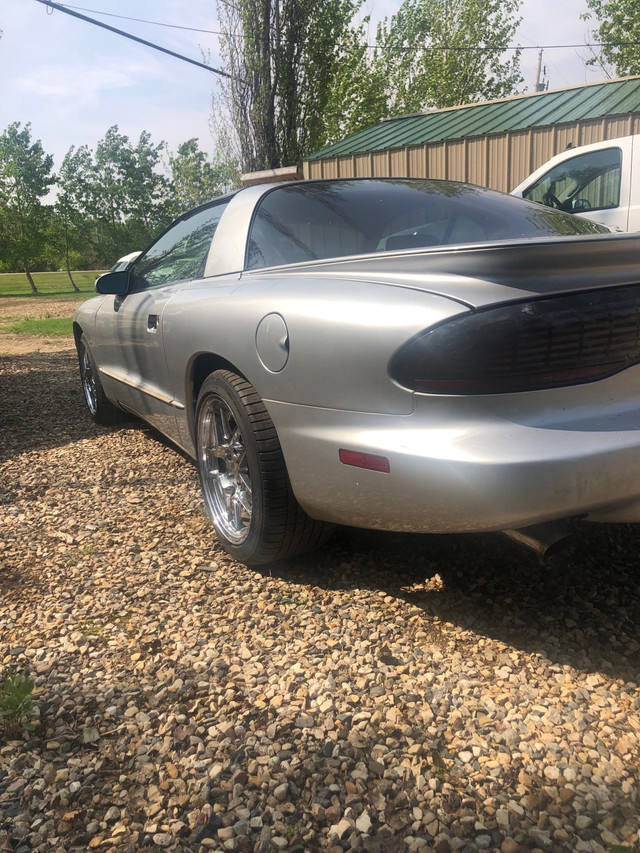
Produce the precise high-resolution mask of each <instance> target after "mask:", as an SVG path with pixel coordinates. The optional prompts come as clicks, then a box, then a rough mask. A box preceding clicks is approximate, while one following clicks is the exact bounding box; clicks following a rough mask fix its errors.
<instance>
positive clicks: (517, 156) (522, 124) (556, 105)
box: [304, 76, 640, 192]
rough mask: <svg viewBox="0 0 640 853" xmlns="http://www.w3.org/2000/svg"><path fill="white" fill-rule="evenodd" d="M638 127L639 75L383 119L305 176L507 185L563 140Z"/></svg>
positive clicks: (321, 157)
mask: <svg viewBox="0 0 640 853" xmlns="http://www.w3.org/2000/svg"><path fill="white" fill-rule="evenodd" d="M633 133H640V76H637V77H625V78H621V79H617V80H607V81H605V82H600V83H591V84H589V85H587V86H576V87H573V88H570V89H557V90H555V91H550V92H538V93H536V94H533V95H517V96H515V97H512V98H506V99H502V100H496V101H487V102H484V103H480V104H469V105H467V106H463V107H450V108H448V109H443V110H433V111H431V112H426V113H419V114H417V115H410V116H402V117H399V118H392V119H387V120H385V121H382V122H380V123H379V124H376V125H374V126H373V127H371V128H368V129H367V130H361V131H359V132H358V133H354V134H353V135H352V136H348V137H347V138H346V139H343V140H342V141H340V142H336V143H335V144H333V145H330V146H328V147H327V148H325V149H323V150H322V151H319V152H318V153H317V154H314V155H313V156H312V157H310V158H309V159H308V160H306V161H305V163H304V176H305V178H336V177H343V178H352V177H361V178H365V177H416V178H426V177H429V178H450V179H453V180H458V181H469V182H470V183H473V184H480V185H481V186H488V187H493V188H494V189H498V190H502V191H504V192H508V191H509V190H511V189H513V187H515V186H516V185H517V184H519V183H520V181H522V180H523V179H524V178H526V177H527V175H528V174H530V173H531V172H532V171H533V170H534V169H537V168H538V166H540V165H542V164H543V163H545V162H546V161H547V160H548V159H549V158H550V157H553V156H554V155H555V154H558V153H559V152H561V151H564V150H565V149H566V148H569V147H576V146H578V145H587V144H588V143H590V142H600V141H603V140H606V139H614V138H615V137H617V136H628V135H629V134H633Z"/></svg>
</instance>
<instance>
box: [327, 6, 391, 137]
mask: <svg viewBox="0 0 640 853" xmlns="http://www.w3.org/2000/svg"><path fill="white" fill-rule="evenodd" d="M368 23H369V20H368V18H365V19H364V21H363V22H362V25H361V27H360V28H359V29H357V30H356V29H352V30H351V31H350V32H349V33H347V34H346V35H345V40H344V44H343V46H342V51H341V58H340V64H339V66H338V68H337V71H336V75H335V77H334V81H333V86H332V87H331V89H330V91H329V97H328V100H327V106H326V108H325V113H324V125H325V135H326V139H325V140H324V144H325V145H329V144H331V143H332V142H337V141H338V140H340V139H343V138H344V137H345V136H350V135H351V134H352V133H357V132H358V131H359V130H364V129H365V128H367V127H371V126H372V125H374V124H377V123H378V122H379V121H380V120H381V119H382V118H384V116H386V115H388V114H389V103H388V102H389V93H388V91H387V85H386V82H387V81H386V79H385V70H384V68H383V65H382V63H381V62H380V55H379V50H378V48H376V49H375V51H374V52H372V51H371V50H370V48H369V44H368V36H367V31H366V29H367V25H368Z"/></svg>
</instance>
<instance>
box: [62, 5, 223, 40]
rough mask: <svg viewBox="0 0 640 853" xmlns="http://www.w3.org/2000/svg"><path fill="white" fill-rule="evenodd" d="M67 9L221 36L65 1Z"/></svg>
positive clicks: (193, 28) (219, 33) (198, 28)
mask: <svg viewBox="0 0 640 853" xmlns="http://www.w3.org/2000/svg"><path fill="white" fill-rule="evenodd" d="M65 6H66V8H67V9H78V10H79V11H80V12H91V13H92V14H93V15H104V16H105V17H106V18H120V20H122V21H136V23H138V24H152V25H153V26H154V27H166V28H167V29H170V30H189V32H192V33H206V34H207V35H211V36H221V35H222V33H221V32H220V31H219V30H203V29H200V27H184V26H181V25H180V24H165V23H163V22H162V21H149V20H147V19H146V18H130V17H129V16H128V15H116V14H115V12H102V11H101V10H100V9H86V8H85V7H84V6H70V5H69V4H68V3H65Z"/></svg>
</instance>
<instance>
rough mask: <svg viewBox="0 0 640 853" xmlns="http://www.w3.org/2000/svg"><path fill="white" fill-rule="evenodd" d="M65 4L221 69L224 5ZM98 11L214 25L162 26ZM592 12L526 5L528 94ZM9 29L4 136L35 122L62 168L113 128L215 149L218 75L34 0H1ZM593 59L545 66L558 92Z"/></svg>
mask: <svg viewBox="0 0 640 853" xmlns="http://www.w3.org/2000/svg"><path fill="white" fill-rule="evenodd" d="M85 3H86V5H85ZM64 5H67V6H69V7H74V8H75V10H76V11H79V12H81V14H84V15H87V16H89V17H93V18H95V19H97V20H100V21H102V22H104V23H107V24H109V25H111V26H114V27H117V28H119V29H123V30H127V31H128V32H131V33H133V34H134V35H137V36H139V37H140V38H144V39H147V40H149V41H154V42H157V43H159V44H161V45H162V46H164V47H167V48H168V49H170V50H173V51H176V52H178V53H182V54H184V55H186V56H188V57H190V58H192V59H195V60H202V59H203V56H207V60H208V62H209V63H210V64H211V65H213V66H214V67H216V66H218V65H219V54H218V36H217V35H216V34H215V31H217V30H219V26H218V22H217V16H216V0H186V2H185V0H153V2H149V0H74V2H73V3H65V4H64ZM399 5H400V2H399V0H365V7H364V8H365V11H366V12H369V13H370V14H371V16H372V19H373V20H374V21H377V20H379V19H381V18H384V17H385V16H386V15H391V14H393V12H395V11H396V10H397V9H398V7H399ZM88 10H90V11H88ZM97 11H101V12H103V13H104V12H109V13H110V14H111V15H120V16H126V17H129V18H142V19H145V20H152V21H159V22H162V23H168V24H173V25H179V26H182V27H191V28H194V29H202V30H209V31H214V32H208V33H206V32H195V31H193V30H188V29H172V28H166V27H160V26H155V25H152V24H146V23H139V22H134V21H130V20H123V19H122V18H117V17H107V16H105V15H98V14H96V12H97ZM585 11H586V0H523V3H522V7H521V15H522V18H523V21H522V23H521V25H520V27H519V30H518V32H517V35H516V39H515V43H516V44H520V45H522V46H523V47H526V48H527V49H526V50H524V51H523V57H522V61H521V69H522V73H523V76H524V78H525V84H524V87H523V88H525V90H526V91H533V85H534V81H535V74H536V64H537V59H538V51H537V49H535V48H537V47H546V46H549V45H568V44H571V45H573V44H579V45H582V44H584V42H585V40H586V39H587V34H588V25H587V24H586V23H585V22H584V21H581V20H580V14H581V13H582V12H585ZM0 29H2V31H3V35H2V38H1V39H0V132H1V131H2V130H4V129H5V128H6V127H7V126H8V125H9V124H10V123H12V122H14V121H18V122H21V123H22V124H26V123H27V122H31V132H32V139H40V140H41V141H42V144H43V147H44V149H45V151H46V152H47V153H51V154H53V155H54V157H55V161H56V165H59V164H60V162H61V160H62V158H63V156H64V154H65V153H66V152H67V151H68V149H69V148H70V147H71V146H72V145H76V146H78V145H84V144H87V145H88V146H89V147H90V148H92V149H93V148H95V145H96V143H97V142H98V140H99V139H101V138H102V137H104V135H105V133H106V131H107V130H108V128H109V127H111V126H112V125H115V124H117V125H118V126H119V128H120V131H121V132H122V133H125V134H127V135H128V136H129V137H130V139H131V140H132V142H135V141H137V139H138V137H139V136H140V133H141V132H142V131H143V130H146V131H148V132H149V133H150V134H151V138H152V141H153V142H154V143H158V142H160V141H161V140H165V141H166V142H167V143H168V145H169V148H170V149H171V150H172V151H175V150H176V148H177V147H178V145H179V144H180V143H181V142H184V141H185V140H187V139H191V138H192V137H197V138H198V139H199V142H200V147H201V148H202V149H203V150H205V151H208V152H213V150H214V147H215V143H214V139H213V136H212V134H211V126H210V125H211V120H212V117H211V95H212V92H213V90H214V89H217V88H218V85H219V84H218V78H217V75H215V74H213V73H211V72H210V71H207V70H204V69H202V68H199V67H196V66H193V65H190V64H187V63H185V62H181V61H179V60H178V59H174V58H173V57H170V56H167V55H165V54H162V53H159V52H157V51H155V50H152V49H151V48H149V47H146V46H143V45H140V44H137V43H135V42H132V41H130V40H128V39H125V38H123V37H121V36H118V35H116V34H114V33H111V32H108V31H105V30H103V29H100V28H98V27H96V26H93V25H91V24H88V23H85V22H83V21H80V20H77V19H76V18H73V17H71V16H70V15H67V14H65V13H63V12H61V11H57V10H52V9H50V8H47V7H46V6H44V5H42V4H41V3H39V2H37V0H2V3H0ZM587 56H588V51H587V50H586V49H585V48H581V49H575V48H563V49H553V50H551V49H546V50H545V51H544V53H543V61H542V64H543V66H544V67H546V70H547V76H546V79H547V80H548V81H549V87H550V88H551V89H554V88H562V87H564V86H574V85H582V84H584V83H588V82H596V81H597V80H599V79H602V73H601V72H598V71H596V70H595V69H593V68H586V67H585V65H584V61H583V60H584V59H585V58H586V57H587ZM213 121H214V123H215V118H214V119H213Z"/></svg>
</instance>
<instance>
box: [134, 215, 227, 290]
mask: <svg viewBox="0 0 640 853" xmlns="http://www.w3.org/2000/svg"><path fill="white" fill-rule="evenodd" d="M228 203H229V202H228V200H225V201H224V202H220V203H219V204H214V205H211V206H210V207H206V208H205V209H204V210H197V211H195V212H194V213H193V214H191V216H188V217H187V218H186V219H181V220H179V221H178V222H176V224H175V225H173V226H172V227H171V228H170V229H169V230H168V231H166V232H165V233H164V234H163V235H162V236H161V237H160V238H159V239H158V240H157V241H156V242H155V243H153V244H152V245H151V246H150V247H149V248H148V249H147V251H146V252H145V253H144V255H142V257H141V258H140V259H139V260H138V261H136V263H135V265H134V267H133V276H134V289H135V290H146V289H147V288H149V287H157V286H158V285H161V284H170V283H171V282H173V281H187V280H189V279H192V278H197V277H198V275H200V274H201V272H202V266H203V264H204V260H205V258H206V256H207V252H208V251H209V246H210V245H211V240H212V238H213V235H214V234H215V231H216V228H217V226H218V222H219V221H220V217H221V216H222V214H223V212H224V210H225V208H226V206H227V204H228Z"/></svg>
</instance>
